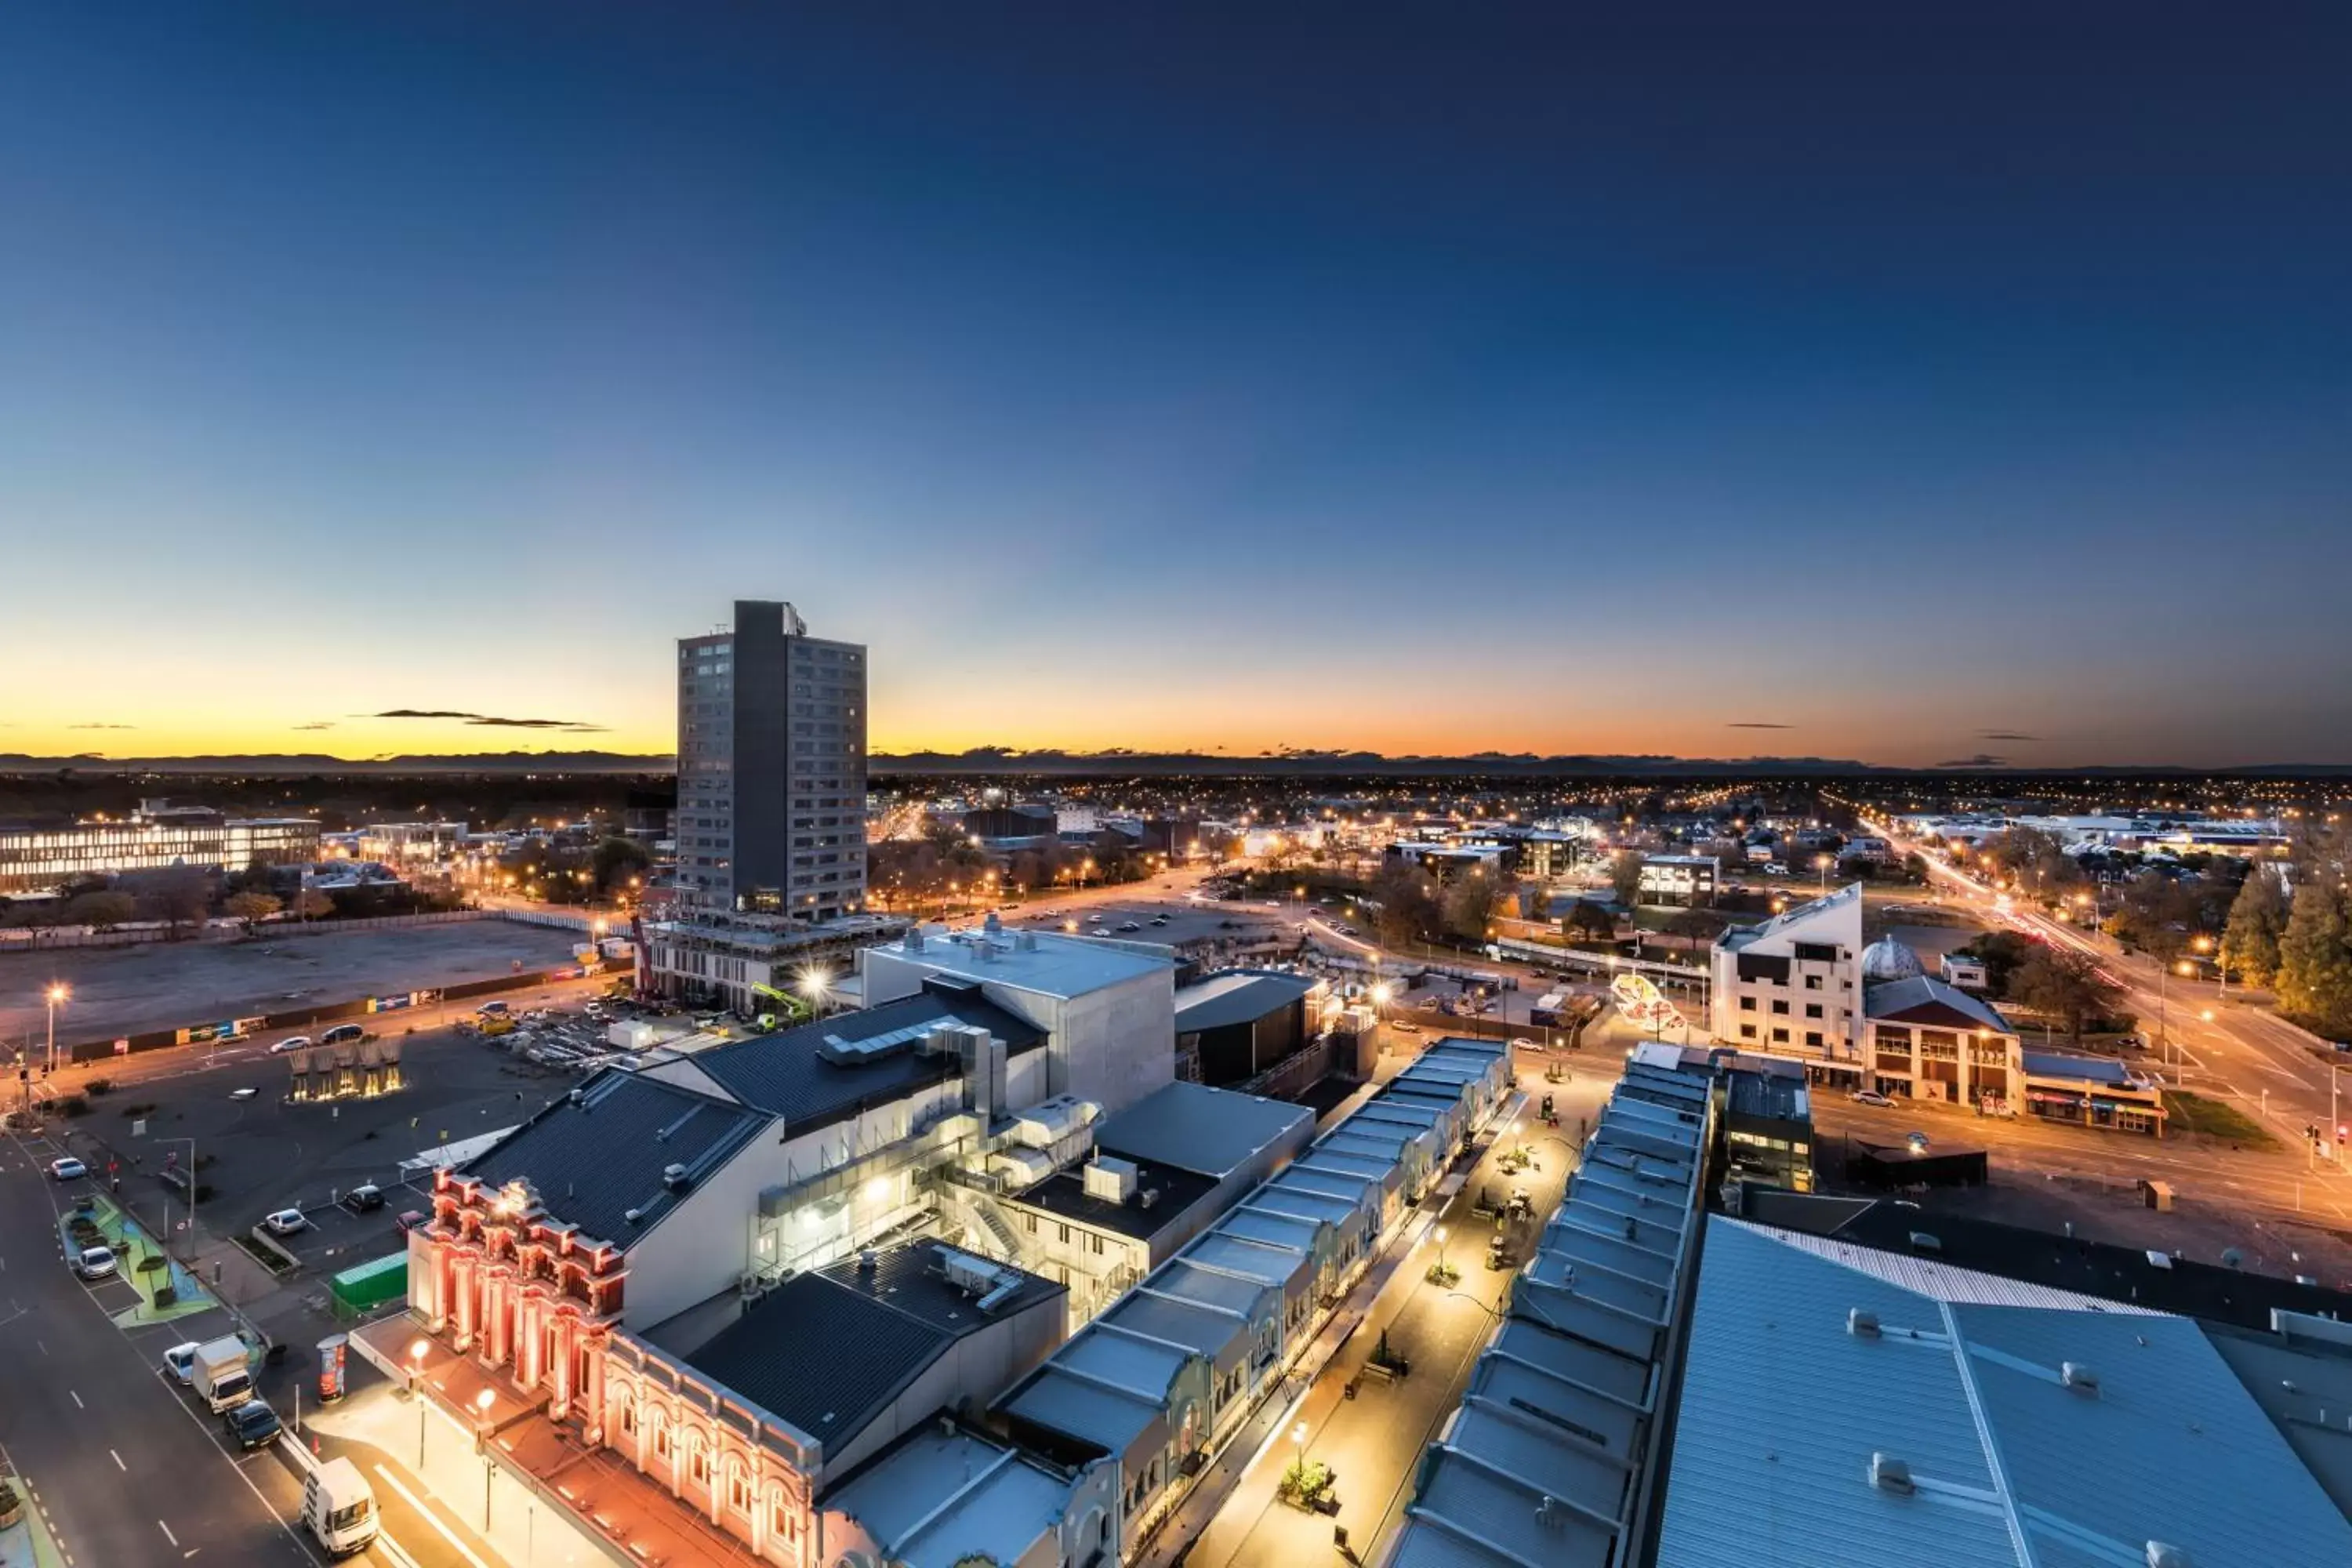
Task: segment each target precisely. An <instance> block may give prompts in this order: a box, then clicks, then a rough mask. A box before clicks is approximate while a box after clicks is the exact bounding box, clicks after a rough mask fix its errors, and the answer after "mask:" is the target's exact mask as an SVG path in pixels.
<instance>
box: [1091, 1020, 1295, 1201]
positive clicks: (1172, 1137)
mask: <svg viewBox="0 0 2352 1568" xmlns="http://www.w3.org/2000/svg"><path fill="white" fill-rule="evenodd" d="M1179 1027H1181V1025H1180V1026H1179ZM1314 1125H1315V1113H1314V1112H1313V1111H1311V1110H1307V1108H1306V1107H1305V1106H1302V1105H1292V1104H1289V1103H1287V1102H1286V1101H1283V1100H1262V1099H1260V1098H1259V1097H1258V1096H1256V1095H1254V1094H1243V1093H1241V1092H1240V1091H1238V1090H1235V1089H1213V1088H1211V1087H1209V1086H1208V1085H1206V1084H1199V1083H1183V1082H1177V1083H1169V1084H1163V1085H1161V1086H1160V1088H1158V1089H1153V1090H1152V1091H1151V1092H1150V1094H1148V1095H1145V1096H1144V1097H1143V1098H1142V1099H1141V1100H1138V1101H1136V1102H1135V1103H1134V1104H1133V1105H1130V1106H1129V1107H1128V1108H1127V1109H1126V1110H1122V1111H1120V1112H1119V1113H1118V1115H1116V1116H1112V1117H1110V1118H1108V1119H1107V1120H1106V1121H1103V1122H1102V1123H1101V1125H1099V1126H1098V1127H1097V1128H1096V1129H1095V1146H1096V1147H1097V1148H1099V1149H1103V1150H1106V1151H1108V1152H1111V1153H1114V1154H1118V1155H1121V1156H1123V1157H1125V1158H1127V1159H1130V1160H1140V1161H1144V1162H1146V1163H1150V1164H1155V1165H1173V1166H1176V1167H1178V1168H1180V1169H1182V1170H1187V1171H1193V1172H1197V1173H1200V1174H1202V1175H1204V1176H1209V1177H1213V1178H1222V1177H1223V1176H1225V1175H1227V1174H1228V1173H1232V1172H1234V1171H1236V1170H1239V1169H1241V1168H1242V1167H1243V1166H1244V1165H1246V1164H1248V1163H1250V1162H1251V1161H1252V1160H1255V1159H1257V1158H1259V1157H1260V1156H1262V1155H1265V1153H1266V1152H1267V1151H1268V1150H1269V1149H1279V1148H1283V1147H1287V1148H1291V1149H1296V1148H1297V1147H1299V1146H1300V1145H1302V1144H1304V1143H1305V1142H1306V1141H1307V1135H1308V1133H1309V1132H1310V1131H1312V1129H1313V1128H1314Z"/></svg>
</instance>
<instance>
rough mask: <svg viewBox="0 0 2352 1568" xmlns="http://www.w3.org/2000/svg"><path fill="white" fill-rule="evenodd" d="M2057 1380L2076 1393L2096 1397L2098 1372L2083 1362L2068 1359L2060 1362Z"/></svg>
mask: <svg viewBox="0 0 2352 1568" xmlns="http://www.w3.org/2000/svg"><path fill="white" fill-rule="evenodd" d="M2058 1381H2059V1382H2061V1383H2063V1384H2065V1385H2066V1386H2067V1387H2069V1388H2071V1389H2073V1390H2074V1392H2075V1393H2077V1394H2091V1395H2093V1396H2094V1397H2096V1395H2097V1394H2098V1392H2099V1373H2098V1371H2097V1369H2096V1368H2095V1367H2092V1366H2090V1365H2088V1364H2086V1363H2083V1362H2079V1361H2070V1362H2062V1363H2059V1367H2058Z"/></svg>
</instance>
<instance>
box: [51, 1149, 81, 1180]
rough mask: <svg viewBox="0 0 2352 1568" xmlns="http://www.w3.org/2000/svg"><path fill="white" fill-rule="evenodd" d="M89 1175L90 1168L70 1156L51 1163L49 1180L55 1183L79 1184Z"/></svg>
mask: <svg viewBox="0 0 2352 1568" xmlns="http://www.w3.org/2000/svg"><path fill="white" fill-rule="evenodd" d="M87 1175H89V1166H88V1165H85V1164H83V1163H81V1162H80V1161H79V1160H77V1159H75V1158H74V1157H73V1156H72V1155H70V1154H68V1155H67V1156H66V1157H65V1158H64V1159H62V1160H52V1161H50V1162H49V1180H51V1181H53V1182H79V1181H80V1180H81V1179H82V1178H83V1177H84V1176H87Z"/></svg>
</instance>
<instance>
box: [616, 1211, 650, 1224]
mask: <svg viewBox="0 0 2352 1568" xmlns="http://www.w3.org/2000/svg"><path fill="white" fill-rule="evenodd" d="M621 1217H622V1218H623V1219H625V1220H627V1221H628V1222H629V1223H630V1224H631V1225H635V1224H636V1223H637V1222H638V1221H639V1220H641V1219H643V1218H645V1217H646V1211H645V1210H643V1209H631V1210H630V1211H629V1212H628V1213H626V1214H625V1215H622V1216H621Z"/></svg>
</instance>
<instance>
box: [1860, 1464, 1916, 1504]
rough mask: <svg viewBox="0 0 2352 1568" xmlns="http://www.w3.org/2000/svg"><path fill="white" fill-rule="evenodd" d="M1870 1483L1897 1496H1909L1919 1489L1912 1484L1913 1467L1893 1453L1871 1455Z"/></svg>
mask: <svg viewBox="0 0 2352 1568" xmlns="http://www.w3.org/2000/svg"><path fill="white" fill-rule="evenodd" d="M1870 1484H1871V1485H1872V1486H1874V1487H1876V1488H1877V1489H1879V1490H1880V1491H1883V1492H1893V1493H1894V1494H1895V1496H1897V1497H1909V1496H1910V1495H1911V1494H1912V1493H1913V1492H1916V1491H1917V1490H1918V1488H1917V1487H1916V1486H1915V1485H1913V1484H1912V1481H1911V1467H1910V1466H1908V1465H1906V1464H1905V1463H1904V1462H1903V1461H1902V1460H1900V1459H1898V1458H1895V1456H1894V1455H1892V1454H1873V1455H1871V1456H1870Z"/></svg>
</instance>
